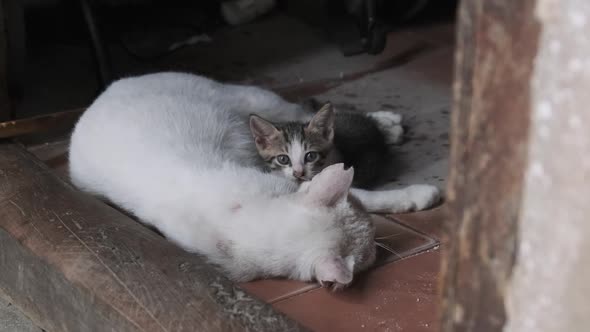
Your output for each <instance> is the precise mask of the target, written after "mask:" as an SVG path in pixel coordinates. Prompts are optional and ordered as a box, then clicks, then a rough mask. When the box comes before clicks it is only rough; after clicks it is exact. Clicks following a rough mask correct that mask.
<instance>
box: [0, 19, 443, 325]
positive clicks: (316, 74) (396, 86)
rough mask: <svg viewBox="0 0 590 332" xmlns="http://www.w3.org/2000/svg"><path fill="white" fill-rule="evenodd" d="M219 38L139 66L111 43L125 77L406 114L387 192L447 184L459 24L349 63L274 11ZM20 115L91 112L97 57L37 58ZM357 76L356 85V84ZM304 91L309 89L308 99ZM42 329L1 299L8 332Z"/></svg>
mask: <svg viewBox="0 0 590 332" xmlns="http://www.w3.org/2000/svg"><path fill="white" fill-rule="evenodd" d="M211 37H212V39H213V41H212V42H211V43H206V44H198V45H196V46H194V47H189V48H185V49H182V50H180V51H178V52H176V53H173V54H171V55H170V56H168V57H166V58H163V59H160V60H158V61H155V62H152V63H146V62H139V61H137V60H135V59H133V58H132V57H130V56H129V55H127V54H126V53H125V52H124V51H123V49H122V48H121V47H120V46H118V45H115V44H113V45H111V47H110V53H111V55H112V61H113V67H114V69H115V70H116V72H117V73H118V75H119V76H127V75H131V74H138V73H145V72H154V71H161V70H180V71H190V72H195V73H202V74H206V75H208V76H211V77H214V78H217V79H221V80H225V81H233V82H243V83H251V84H257V85H262V86H264V87H268V88H272V89H276V90H278V91H283V92H287V93H288V92H290V91H291V92H292V91H299V92H298V93H297V94H298V95H305V94H307V95H315V96H316V97H317V98H318V99H320V100H330V101H332V102H333V103H334V104H335V105H336V106H337V107H340V108H347V109H356V110H359V111H378V110H387V111H392V112H396V113H399V114H402V115H403V117H404V124H405V125H406V126H407V127H408V132H407V137H406V140H405V142H404V143H403V144H401V145H399V146H393V147H392V149H394V152H395V154H396V156H397V158H396V161H395V163H394V164H392V165H391V166H390V170H391V171H390V172H389V174H388V175H389V176H388V181H387V182H386V183H384V184H383V186H382V187H383V188H391V187H396V186H402V185H408V184H415V183H430V184H434V185H438V186H440V187H441V188H442V187H444V184H445V179H446V175H447V168H448V153H449V145H448V132H449V111H450V103H451V102H450V87H451V81H452V69H451V68H452V54H453V37H454V26H453V24H452V23H435V24H431V25H426V26H420V27H412V28H407V29H404V30H400V31H396V32H392V33H391V34H390V35H389V38H388V47H387V49H386V50H385V51H384V52H383V53H382V54H380V55H378V56H370V55H360V56H355V57H343V56H342V55H341V53H340V51H339V50H338V48H337V47H336V46H335V45H330V44H327V43H326V42H325V41H324V40H322V39H321V37H320V36H319V35H318V33H317V31H316V30H315V29H313V28H311V27H309V26H308V25H306V24H304V23H302V22H300V21H299V20H297V19H294V18H291V17H288V16H286V15H282V14H275V15H271V16H269V17H266V18H264V19H261V20H259V21H257V22H256V23H253V24H249V25H245V26H242V27H238V28H231V29H222V30H220V31H218V32H216V33H214V34H213V35H211ZM30 61H31V63H30V65H29V66H28V67H27V77H26V80H25V83H26V84H25V90H24V99H23V101H22V102H21V103H20V104H19V106H18V115H19V116H20V117H24V116H30V115H33V114H38V113H43V112H53V111H61V110H66V109H73V108H77V107H83V106H85V105H88V104H89V103H90V102H91V100H92V98H93V97H94V95H95V93H96V91H97V86H98V85H97V83H96V80H95V79H94V77H95V73H94V72H93V68H94V67H93V65H92V58H91V57H90V53H89V52H88V50H87V49H86V48H84V47H83V46H75V45H74V46H73V45H59V44H56V45H51V44H47V47H46V48H45V49H42V50H37V51H36V52H35V53H33V54H30ZM351 77H354V79H350V78H351ZM302 91H303V92H302ZM35 330H39V329H36V328H35V327H34V325H33V324H32V323H31V322H30V321H28V320H27V319H26V318H25V317H24V316H23V315H22V314H21V313H20V312H19V311H18V310H15V308H14V306H11V305H9V303H8V302H6V301H3V300H1V299H0V331H6V332H8V331H11V332H12V331H35Z"/></svg>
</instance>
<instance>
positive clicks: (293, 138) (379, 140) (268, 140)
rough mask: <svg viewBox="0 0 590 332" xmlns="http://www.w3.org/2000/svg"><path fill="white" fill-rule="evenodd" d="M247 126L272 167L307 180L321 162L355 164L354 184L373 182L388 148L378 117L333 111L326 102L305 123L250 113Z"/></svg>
mask: <svg viewBox="0 0 590 332" xmlns="http://www.w3.org/2000/svg"><path fill="white" fill-rule="evenodd" d="M250 130H251V132H252V135H253V137H254V141H255V144H256V148H257V150H258V153H259V155H260V156H261V158H262V159H263V160H264V161H265V162H266V165H267V168H268V169H270V170H271V171H275V172H280V174H282V175H283V176H285V177H287V178H290V179H292V180H296V181H308V180H311V178H313V176H315V175H316V174H318V173H319V172H320V171H321V170H322V169H324V168H325V167H327V166H329V165H332V164H335V163H344V164H345V165H346V166H347V167H354V170H355V178H354V181H353V184H354V185H355V186H356V187H359V188H360V187H362V188H367V187H370V186H372V185H374V184H375V182H376V180H377V179H378V177H379V175H380V173H381V171H382V170H383V169H384V167H385V164H386V163H387V161H388V157H389V149H388V147H387V144H386V138H385V135H383V133H382V132H381V129H380V128H379V124H378V123H377V121H376V120H375V119H374V118H372V117H370V116H367V115H365V114H362V113H353V112H338V113H335V111H334V109H333V107H332V105H331V104H330V103H327V104H325V105H324V106H323V107H322V108H321V109H320V110H319V111H317V113H316V114H315V115H314V116H313V118H312V119H311V120H310V121H309V122H307V123H302V122H287V123H272V122H270V121H268V120H266V119H264V118H262V117H260V116H258V115H252V116H251V117H250Z"/></svg>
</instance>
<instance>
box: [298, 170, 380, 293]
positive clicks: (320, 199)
mask: <svg viewBox="0 0 590 332" xmlns="http://www.w3.org/2000/svg"><path fill="white" fill-rule="evenodd" d="M353 176H354V170H353V169H352V168H349V169H348V170H345V169H344V165H343V164H335V165H331V166H328V167H326V168H325V169H324V170H323V171H321V172H320V173H319V174H318V175H317V176H315V177H314V178H313V179H312V180H311V181H308V182H304V183H303V184H301V186H300V188H299V191H298V192H297V193H296V194H295V195H297V196H298V199H299V200H300V201H301V202H302V204H303V205H304V206H306V207H307V208H308V209H309V210H308V211H309V216H312V217H308V218H310V219H312V220H313V225H314V226H315V227H309V229H310V230H311V229H314V228H315V230H314V231H313V232H310V233H309V234H307V235H306V236H304V237H305V239H299V240H298V241H299V242H301V243H300V247H299V248H297V250H298V253H299V255H298V257H299V262H298V269H306V268H309V271H310V273H311V275H312V278H314V279H316V280H317V281H318V282H320V283H321V284H322V285H323V286H328V287H331V288H333V289H339V288H342V287H346V286H348V285H349V284H350V283H351V282H352V280H353V276H354V274H356V273H358V272H361V271H363V270H366V269H367V268H368V267H370V266H371V265H372V264H373V263H374V261H375V256H376V246H375V242H374V238H375V227H374V225H373V222H372V219H371V216H370V215H369V214H368V213H367V212H365V210H363V208H362V207H361V206H360V205H359V204H357V202H356V201H354V200H353V199H352V197H349V194H348V192H349V190H350V186H351V184H352V179H353ZM300 220H302V219H301V218H300ZM300 224H301V225H303V224H305V223H303V222H301V223H300ZM322 233H323V235H321V234H322ZM318 234H319V236H318Z"/></svg>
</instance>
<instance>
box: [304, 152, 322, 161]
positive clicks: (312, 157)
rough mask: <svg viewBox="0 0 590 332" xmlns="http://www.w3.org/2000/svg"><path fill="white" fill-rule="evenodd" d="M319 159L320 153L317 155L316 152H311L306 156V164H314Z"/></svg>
mask: <svg viewBox="0 0 590 332" xmlns="http://www.w3.org/2000/svg"><path fill="white" fill-rule="evenodd" d="M319 157H320V154H319V153H317V152H315V151H309V152H308V153H306V154H305V162H306V163H312V162H314V161H316V160H318V158H319Z"/></svg>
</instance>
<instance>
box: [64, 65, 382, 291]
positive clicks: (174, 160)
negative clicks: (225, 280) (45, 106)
mask: <svg viewBox="0 0 590 332" xmlns="http://www.w3.org/2000/svg"><path fill="white" fill-rule="evenodd" d="M278 110H281V111H278ZM253 112H258V113H261V114H264V115H265V117H268V118H271V119H273V121H302V120H303V118H305V116H306V114H305V112H304V111H303V110H301V109H300V107H299V106H297V105H294V104H290V103H287V102H285V101H283V100H282V99H281V98H279V97H278V96H276V95H275V94H273V93H270V92H268V91H265V90H262V89H259V88H255V87H247V86H237V85H230V84H220V83H217V82H215V81H212V80H209V79H206V78H204V77H200V76H195V75H189V74H180V73H160V74H151V75H145V76H139V77H133V78H126V79H122V80H119V81H117V82H115V83H113V84H112V85H111V86H110V87H109V88H108V89H107V90H106V91H105V92H103V93H102V94H101V95H100V96H99V97H98V98H97V99H96V100H95V101H94V103H93V104H92V105H91V106H90V107H89V108H88V110H87V111H86V112H85V113H84V114H83V115H82V117H81V118H80V120H79V122H78V123H77V124H76V127H75V129H74V132H73V135H72V137H71V146H70V153H69V158H70V175H71V178H72V181H73V182H74V184H75V185H76V186H77V187H79V188H80V189H82V190H85V191H87V192H90V193H93V194H96V195H99V196H101V197H104V198H106V199H108V200H110V201H111V202H113V203H115V204H117V205H118V206H120V207H122V208H123V209H125V210H127V211H130V212H131V213H133V214H134V215H136V216H137V217H138V218H139V219H140V220H141V221H142V222H144V223H146V224H148V225H152V226H154V227H156V228H157V229H158V230H159V231H160V232H161V233H162V234H164V235H165V236H166V237H167V238H168V239H170V240H171V241H173V242H175V243H177V244H178V245H179V246H181V247H183V248H184V249H186V250H188V251H191V252H196V253H199V254H202V255H204V256H205V257H207V258H208V260H209V261H211V262H213V263H215V264H217V265H219V266H220V267H221V268H222V269H223V270H224V271H225V272H226V273H227V275H228V276H229V277H230V278H231V279H233V280H235V281H247V280H252V279H256V278H267V277H287V278H291V279H299V280H318V281H319V282H320V283H329V284H332V285H333V287H335V288H339V287H343V286H346V285H348V284H349V283H351V282H352V280H353V275H354V274H355V273H357V272H359V271H363V270H365V269H367V268H368V267H369V266H370V265H371V264H372V263H373V261H374V260H375V244H374V240H373V239H374V232H375V229H374V226H373V224H372V222H371V219H370V216H369V215H368V214H367V213H366V212H365V211H364V209H363V208H362V207H361V206H359V205H358V204H356V201H355V200H354V199H351V198H349V195H348V192H349V187H350V185H351V182H352V178H353V174H354V172H353V170H352V169H348V170H345V169H344V167H343V165H342V164H337V165H332V166H330V167H327V168H325V169H324V170H323V171H322V172H320V173H319V174H317V175H316V176H315V177H314V178H313V179H312V180H311V181H308V182H305V183H304V184H302V185H300V186H299V185H297V184H295V183H294V182H292V181H289V180H287V179H285V178H284V177H280V176H276V175H274V174H270V173H265V172H263V171H262V170H261V169H260V165H259V164H258V160H259V158H258V156H257V152H256V149H255V147H254V144H253V143H252V139H251V136H250V132H249V127H248V116H249V114H251V113H253Z"/></svg>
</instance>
